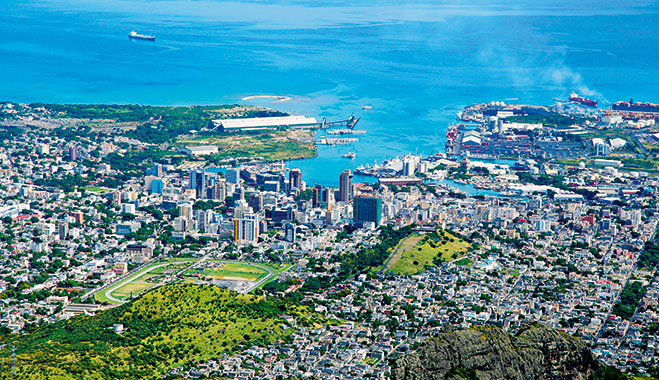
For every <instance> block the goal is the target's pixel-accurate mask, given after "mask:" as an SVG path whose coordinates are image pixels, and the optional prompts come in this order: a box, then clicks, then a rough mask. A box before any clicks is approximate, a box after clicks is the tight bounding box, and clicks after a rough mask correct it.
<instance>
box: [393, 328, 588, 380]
mask: <svg viewBox="0 0 659 380" xmlns="http://www.w3.org/2000/svg"><path fill="white" fill-rule="evenodd" d="M392 367H393V368H392V372H393V373H392V375H393V376H392V378H393V379H394V380H435V379H437V380H439V379H442V380H444V379H469V380H473V379H479V380H490V379H491V380H495V379H511V380H512V379H515V380H517V379H519V380H521V379H534V380H550V379H551V380H580V379H588V378H590V377H591V376H593V375H595V373H596V372H597V369H598V368H599V364H598V362H597V360H596V359H595V358H594V357H593V355H592V353H591V351H590V349H589V348H588V346H586V344H585V343H584V342H582V341H581V340H578V339H576V338H573V337H571V336H569V335H567V334H564V333H561V332H558V331H556V330H553V329H550V328H546V327H540V326H534V327H531V328H529V329H528V330H526V331H524V332H522V333H521V334H519V336H512V335H510V334H508V333H506V332H504V331H503V330H501V329H499V328H497V327H492V326H488V327H480V326H479V327H474V328H471V329H467V330H458V331H449V332H444V333H441V334H440V335H439V336H437V337H434V338H432V339H431V340H429V341H428V342H426V343H425V344H424V345H423V346H422V347H421V348H419V349H418V350H417V351H415V352H413V353H411V354H408V355H406V356H404V357H402V358H400V359H398V360H395V361H394V362H393V365H392Z"/></svg>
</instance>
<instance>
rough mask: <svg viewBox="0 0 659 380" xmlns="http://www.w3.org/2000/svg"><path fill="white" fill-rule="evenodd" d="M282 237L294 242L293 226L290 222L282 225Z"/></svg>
mask: <svg viewBox="0 0 659 380" xmlns="http://www.w3.org/2000/svg"><path fill="white" fill-rule="evenodd" d="M284 239H285V240H286V241H287V242H289V243H295V240H296V239H295V226H294V225H293V224H292V223H286V225H285V226H284Z"/></svg>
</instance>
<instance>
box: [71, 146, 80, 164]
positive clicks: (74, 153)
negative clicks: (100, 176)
mask: <svg viewBox="0 0 659 380" xmlns="http://www.w3.org/2000/svg"><path fill="white" fill-rule="evenodd" d="M69 159H70V160H71V161H78V147H77V146H75V145H72V146H71V147H69Z"/></svg>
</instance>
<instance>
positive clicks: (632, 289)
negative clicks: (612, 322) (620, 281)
mask: <svg viewBox="0 0 659 380" xmlns="http://www.w3.org/2000/svg"><path fill="white" fill-rule="evenodd" d="M644 294H645V287H644V286H643V284H641V283H640V282H639V281H631V282H629V283H628V284H627V285H626V286H625V288H624V289H623V290H622V293H620V300H619V301H618V303H617V304H615V306H613V310H612V313H613V314H615V315H617V316H619V317H620V318H622V319H626V320H630V319H631V318H632V317H633V316H634V313H635V312H636V309H637V308H638V306H639V305H640V304H641V299H642V298H643V295H644Z"/></svg>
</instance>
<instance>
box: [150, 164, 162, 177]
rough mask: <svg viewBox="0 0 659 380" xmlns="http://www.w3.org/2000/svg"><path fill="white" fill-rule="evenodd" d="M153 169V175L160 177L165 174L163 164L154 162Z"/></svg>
mask: <svg viewBox="0 0 659 380" xmlns="http://www.w3.org/2000/svg"><path fill="white" fill-rule="evenodd" d="M151 171H152V173H153V175H154V176H156V177H158V178H162V176H163V175H164V174H165V169H164V168H163V167H162V165H161V164H153V168H152V169H151Z"/></svg>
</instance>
